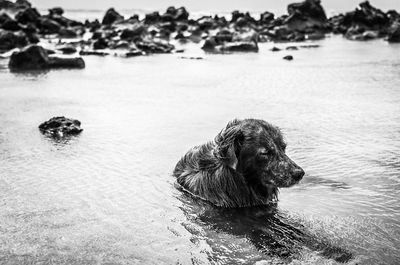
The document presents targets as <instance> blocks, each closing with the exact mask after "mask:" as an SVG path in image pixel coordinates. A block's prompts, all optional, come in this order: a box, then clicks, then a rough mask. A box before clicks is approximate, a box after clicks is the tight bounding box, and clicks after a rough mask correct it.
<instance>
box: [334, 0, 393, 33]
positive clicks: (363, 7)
mask: <svg viewBox="0 0 400 265" xmlns="http://www.w3.org/2000/svg"><path fill="white" fill-rule="evenodd" d="M396 13H397V12H388V13H384V12H383V11H382V10H380V9H378V8H375V7H373V6H372V5H371V4H370V3H369V2H368V1H365V2H362V3H360V4H359V8H357V9H356V10H354V11H351V12H347V13H345V14H344V15H338V16H334V17H332V18H330V19H329V23H330V25H331V27H332V29H333V32H334V33H341V34H345V37H346V38H348V39H351V40H368V39H370V38H374V35H375V34H372V33H371V32H370V33H367V34H365V36H364V31H375V32H379V34H378V35H379V36H378V37H380V36H382V35H386V34H387V32H388V29H389V25H390V23H391V21H392V22H393V19H394V20H395V19H396V16H397V15H396Z"/></svg>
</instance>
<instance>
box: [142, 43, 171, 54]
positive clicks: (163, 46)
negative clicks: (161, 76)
mask: <svg viewBox="0 0 400 265" xmlns="http://www.w3.org/2000/svg"><path fill="white" fill-rule="evenodd" d="M136 46H137V47H138V48H139V49H140V50H142V51H144V52H145V53H147V54H150V53H170V52H171V51H172V50H173V49H174V48H175V47H174V46H173V45H172V44H169V43H165V42H160V41H138V42H136Z"/></svg>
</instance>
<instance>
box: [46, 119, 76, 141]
mask: <svg viewBox="0 0 400 265" xmlns="http://www.w3.org/2000/svg"><path fill="white" fill-rule="evenodd" d="M39 130H40V131H41V132H42V133H44V134H47V135H50V136H53V137H64V136H70V135H77V134H79V133H81V132H82V131H83V129H81V122H80V121H78V120H74V119H68V118H65V117H64V116H60V117H53V118H51V119H50V120H48V121H46V122H43V123H42V124H40V125H39Z"/></svg>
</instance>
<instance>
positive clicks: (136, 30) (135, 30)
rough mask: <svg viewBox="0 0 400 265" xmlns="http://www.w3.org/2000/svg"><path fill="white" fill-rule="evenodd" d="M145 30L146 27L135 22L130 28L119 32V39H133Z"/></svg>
mask: <svg viewBox="0 0 400 265" xmlns="http://www.w3.org/2000/svg"><path fill="white" fill-rule="evenodd" d="M145 31H146V28H145V27H144V26H143V25H141V24H136V25H134V26H133V27H132V28H127V29H124V30H123V31H122V33H121V36H120V37H121V39H123V40H126V39H134V38H137V37H140V35H142V34H143V33H144V32H145Z"/></svg>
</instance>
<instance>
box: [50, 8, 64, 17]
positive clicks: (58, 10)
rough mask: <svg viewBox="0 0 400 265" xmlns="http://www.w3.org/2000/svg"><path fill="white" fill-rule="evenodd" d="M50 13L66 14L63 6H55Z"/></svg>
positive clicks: (51, 14)
mask: <svg viewBox="0 0 400 265" xmlns="http://www.w3.org/2000/svg"><path fill="white" fill-rule="evenodd" d="M49 14H50V16H53V15H59V16H62V15H63V14H64V9H62V8H61V7H53V8H50V9H49Z"/></svg>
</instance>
